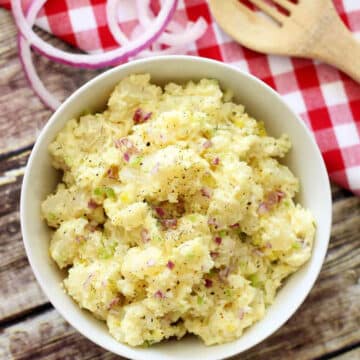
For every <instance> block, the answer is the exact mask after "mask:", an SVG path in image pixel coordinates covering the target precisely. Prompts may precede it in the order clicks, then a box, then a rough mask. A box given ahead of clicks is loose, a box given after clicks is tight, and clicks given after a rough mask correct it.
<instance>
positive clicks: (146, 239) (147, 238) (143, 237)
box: [140, 229, 150, 243]
mask: <svg viewBox="0 0 360 360" xmlns="http://www.w3.org/2000/svg"><path fill="white" fill-rule="evenodd" d="M140 236H141V240H142V241H143V243H147V242H149V241H150V236H149V232H148V231H147V230H146V229H142V230H141V232H140Z"/></svg>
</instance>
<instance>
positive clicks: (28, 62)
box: [17, 4, 61, 110]
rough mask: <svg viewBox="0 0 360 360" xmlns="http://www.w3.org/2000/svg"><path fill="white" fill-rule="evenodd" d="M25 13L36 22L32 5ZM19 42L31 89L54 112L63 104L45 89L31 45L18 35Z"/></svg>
mask: <svg viewBox="0 0 360 360" xmlns="http://www.w3.org/2000/svg"><path fill="white" fill-rule="evenodd" d="M25 13H26V20H27V21H35V15H36V14H35V13H34V10H33V6H32V4H30V6H29V8H28V9H27V10H26V11H25ZM17 42H18V50H19V57H20V62H21V65H22V68H23V70H24V73H25V76H26V78H27V80H28V82H29V84H30V86H31V88H32V89H33V90H34V92H35V94H36V95H37V96H38V97H39V98H40V100H41V101H42V102H43V103H44V105H45V106H47V107H49V108H50V109H52V110H55V109H57V108H58V107H59V106H60V104H61V103H60V101H59V100H58V99H56V97H55V96H53V95H52V94H51V93H50V92H49V91H48V90H47V89H46V88H45V86H44V84H43V82H42V81H41V79H40V78H39V76H38V74H37V72H36V70H35V67H34V63H33V61H32V57H31V47H30V44H29V43H28V41H27V40H26V39H24V37H22V36H21V35H18V37H17Z"/></svg>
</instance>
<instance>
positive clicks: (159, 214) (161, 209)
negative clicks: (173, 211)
mask: <svg viewBox="0 0 360 360" xmlns="http://www.w3.org/2000/svg"><path fill="white" fill-rule="evenodd" d="M155 211H156V213H157V215H158V216H160V217H161V218H162V217H164V216H165V211H164V209H163V208H161V207H156V208H155Z"/></svg>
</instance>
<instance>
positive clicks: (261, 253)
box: [254, 249, 264, 256]
mask: <svg viewBox="0 0 360 360" xmlns="http://www.w3.org/2000/svg"><path fill="white" fill-rule="evenodd" d="M254 254H256V255H258V256H264V253H263V252H262V251H261V250H259V249H254Z"/></svg>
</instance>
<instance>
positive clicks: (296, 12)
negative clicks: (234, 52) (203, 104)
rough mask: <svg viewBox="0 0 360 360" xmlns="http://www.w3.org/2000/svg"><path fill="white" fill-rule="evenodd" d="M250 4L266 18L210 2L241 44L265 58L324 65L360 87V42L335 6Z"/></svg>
mask: <svg viewBox="0 0 360 360" xmlns="http://www.w3.org/2000/svg"><path fill="white" fill-rule="evenodd" d="M248 1H249V2H250V3H252V4H253V5H254V6H255V7H256V8H257V9H258V10H260V11H261V12H262V13H263V14H265V15H266V16H261V15H260V14H259V13H258V12H255V11H252V10H250V8H248V7H247V6H245V5H243V4H242V3H240V1H238V0H210V8H211V10H212V13H213V15H214V16H215V19H216V20H217V22H218V23H219V25H220V26H221V27H222V28H223V29H224V30H225V32H227V33H228V34H229V35H230V36H232V37H233V38H234V39H235V40H237V41H238V42H239V43H241V44H243V45H244V46H246V47H248V48H250V49H253V50H256V51H259V52H262V53H271V54H280V55H291V56H299V57H305V58H311V59H318V60H322V61H324V62H326V63H328V64H331V65H333V66H335V67H337V68H338V69H340V70H342V71H344V72H345V73H346V74H348V75H349V76H350V77H352V78H353V79H354V80H356V81H357V82H360V42H358V41H357V40H356V39H355V38H354V36H353V35H352V33H351V32H350V31H349V30H348V29H347V28H346V27H345V25H344V24H343V23H342V21H341V19H340V18H339V16H338V15H337V13H336V10H335V8H334V5H333V3H332V1H331V0H298V1H297V3H294V2H291V1H290V0H272V2H273V4H276V6H271V5H269V2H268V1H266V0H248ZM279 8H282V10H283V11H280V9H279ZM285 12H286V14H285Z"/></svg>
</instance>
